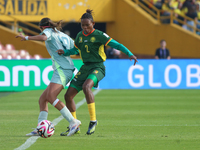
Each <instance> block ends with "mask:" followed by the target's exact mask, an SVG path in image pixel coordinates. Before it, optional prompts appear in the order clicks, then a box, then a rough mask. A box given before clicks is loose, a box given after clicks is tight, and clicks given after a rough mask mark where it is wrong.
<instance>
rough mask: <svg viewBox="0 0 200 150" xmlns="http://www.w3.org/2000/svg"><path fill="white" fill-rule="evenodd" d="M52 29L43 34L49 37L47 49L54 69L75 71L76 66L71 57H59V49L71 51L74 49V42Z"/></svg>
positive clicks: (46, 42)
mask: <svg viewBox="0 0 200 150" xmlns="http://www.w3.org/2000/svg"><path fill="white" fill-rule="evenodd" d="M55 30H56V31H54V30H53V29H52V28H46V29H44V30H43V32H42V33H41V34H45V35H46V36H47V40H46V41H45V44H46V48H47V50H48V52H49V54H50V56H51V58H52V62H53V63H52V67H53V69H54V70H56V69H57V68H59V67H61V68H63V69H74V64H73V62H72V59H71V58H70V57H69V56H63V55H58V53H57V52H56V51H57V50H58V49H62V50H64V49H71V48H73V47H74V41H73V40H72V39H71V38H70V37H69V36H68V35H66V34H64V33H62V32H60V31H58V30H57V29H55Z"/></svg>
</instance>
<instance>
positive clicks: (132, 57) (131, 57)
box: [129, 55, 138, 66]
mask: <svg viewBox="0 0 200 150" xmlns="http://www.w3.org/2000/svg"><path fill="white" fill-rule="evenodd" d="M129 59H130V60H131V61H132V60H133V59H134V61H135V62H134V66H135V64H136V63H137V62H138V61H137V57H136V56H134V55H132V56H130V57H129Z"/></svg>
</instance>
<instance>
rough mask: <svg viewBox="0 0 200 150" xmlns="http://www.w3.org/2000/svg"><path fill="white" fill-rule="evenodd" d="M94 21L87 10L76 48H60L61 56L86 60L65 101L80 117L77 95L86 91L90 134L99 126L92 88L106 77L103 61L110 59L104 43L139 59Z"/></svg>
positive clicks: (135, 60) (88, 132) (76, 41)
mask: <svg viewBox="0 0 200 150" xmlns="http://www.w3.org/2000/svg"><path fill="white" fill-rule="evenodd" d="M94 24H95V23H94V21H93V17H92V10H90V9H87V10H86V13H84V14H83V15H82V17H81V27H82V29H83V31H81V32H79V33H78V34H77V36H76V39H75V47H74V48H73V49H70V50H69V49H65V50H60V49H59V50H57V52H58V54H59V55H64V56H69V55H74V54H78V53H79V54H80V56H81V58H82V60H83V63H84V65H83V66H81V68H80V70H79V72H78V73H77V74H76V76H75V77H74V78H73V80H72V82H71V84H70V86H69V88H68V90H67V92H66V94H65V101H66V106H67V107H68V109H69V110H70V112H71V113H72V115H73V116H74V118H76V106H75V102H74V100H73V98H74V97H75V96H76V94H77V93H78V92H79V91H80V90H83V92H84V94H85V97H86V101H87V105H88V110H89V114H90V123H89V127H88V131H87V133H86V134H88V135H90V134H92V133H94V132H95V127H96V125H97V119H96V111H95V102H94V95H93V93H92V91H91V89H92V87H97V86H98V82H99V81H100V80H102V79H103V78H104V76H105V66H104V64H103V62H104V61H105V60H106V55H105V53H104V45H105V46H107V45H109V46H110V47H113V48H115V49H118V50H120V51H122V52H124V53H125V54H127V55H128V56H129V59H130V60H132V59H133V60H134V65H135V64H136V62H138V61H137V58H136V57H135V56H134V55H133V54H132V53H131V52H130V51H129V50H128V49H127V48H126V47H125V46H123V45H122V44H120V43H118V42H117V41H115V40H113V39H112V38H110V37H109V36H108V35H107V34H106V33H103V32H102V31H99V30H97V29H94ZM78 130H80V129H78ZM78 130H77V131H78ZM67 134H68V131H66V132H63V133H61V135H62V136H63V135H67Z"/></svg>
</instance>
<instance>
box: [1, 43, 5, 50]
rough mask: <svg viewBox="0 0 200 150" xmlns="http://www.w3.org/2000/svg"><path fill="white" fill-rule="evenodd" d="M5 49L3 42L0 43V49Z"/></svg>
mask: <svg viewBox="0 0 200 150" xmlns="http://www.w3.org/2000/svg"><path fill="white" fill-rule="evenodd" d="M4 49H5V48H4V46H3V44H1V43H0V51H2V50H4Z"/></svg>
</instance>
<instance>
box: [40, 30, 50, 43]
mask: <svg viewBox="0 0 200 150" xmlns="http://www.w3.org/2000/svg"><path fill="white" fill-rule="evenodd" d="M42 34H45V35H46V36H47V40H46V41H49V40H51V32H50V30H47V29H45V30H44V31H43V32H42V33H41V35H42Z"/></svg>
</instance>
